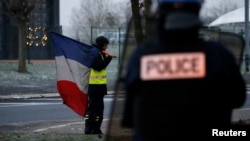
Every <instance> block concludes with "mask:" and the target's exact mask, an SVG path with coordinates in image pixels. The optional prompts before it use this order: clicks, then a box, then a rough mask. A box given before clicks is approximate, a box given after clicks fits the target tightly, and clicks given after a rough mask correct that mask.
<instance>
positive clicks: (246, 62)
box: [245, 0, 249, 72]
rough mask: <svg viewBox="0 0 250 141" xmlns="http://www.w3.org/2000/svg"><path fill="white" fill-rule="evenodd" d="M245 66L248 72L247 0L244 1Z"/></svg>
mask: <svg viewBox="0 0 250 141" xmlns="http://www.w3.org/2000/svg"><path fill="white" fill-rule="evenodd" d="M245 51H246V52H245V64H246V72H249V0H245Z"/></svg>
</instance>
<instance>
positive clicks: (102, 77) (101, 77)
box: [90, 76, 106, 79]
mask: <svg viewBox="0 0 250 141" xmlns="http://www.w3.org/2000/svg"><path fill="white" fill-rule="evenodd" d="M105 78H106V76H90V79H105Z"/></svg>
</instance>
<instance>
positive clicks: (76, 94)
mask: <svg viewBox="0 0 250 141" xmlns="http://www.w3.org/2000/svg"><path fill="white" fill-rule="evenodd" d="M57 89H58V92H59V94H60V96H61V98H62V100H63V103H64V104H65V105H67V106H68V107H69V108H71V109H72V110H73V111H75V112H76V113H77V114H79V115H80V116H85V114H86V110H87V106H88V95H87V94H85V93H83V92H82V91H81V90H80V89H79V88H78V87H77V85H76V83H73V82H71V81H67V80H59V81H57Z"/></svg>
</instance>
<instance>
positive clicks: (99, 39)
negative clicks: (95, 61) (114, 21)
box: [95, 36, 109, 49]
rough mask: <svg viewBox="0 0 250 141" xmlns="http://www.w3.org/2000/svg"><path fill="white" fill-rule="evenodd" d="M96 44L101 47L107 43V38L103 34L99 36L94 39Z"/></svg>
mask: <svg viewBox="0 0 250 141" xmlns="http://www.w3.org/2000/svg"><path fill="white" fill-rule="evenodd" d="M95 42H96V45H97V46H98V47H99V48H100V49H101V48H102V47H103V46H104V45H105V44H109V40H108V39H107V38H106V37H104V36H99V37H97V38H96V40H95Z"/></svg>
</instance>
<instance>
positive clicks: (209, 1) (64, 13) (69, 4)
mask: <svg viewBox="0 0 250 141" xmlns="http://www.w3.org/2000/svg"><path fill="white" fill-rule="evenodd" d="M81 1H82V0H60V24H61V25H62V26H70V22H69V21H70V19H71V18H70V16H71V13H72V9H73V8H79V5H80V2H81ZM116 1H117V0H116ZM220 1H221V0H205V3H204V4H205V5H206V6H212V5H214V4H216V3H218V2H220ZM222 1H228V2H236V1H237V2H238V3H239V4H241V5H242V6H243V4H244V1H245V0H222Z"/></svg>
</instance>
